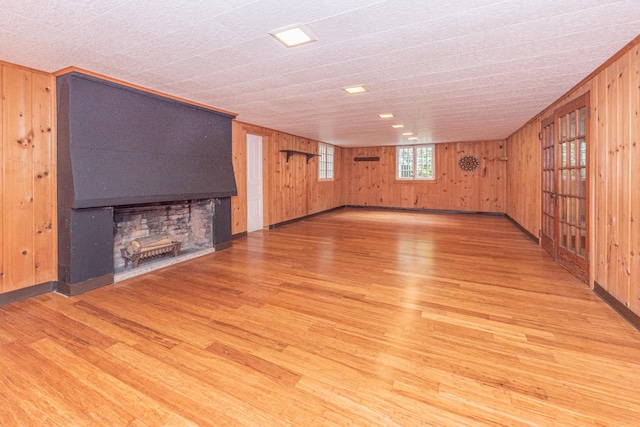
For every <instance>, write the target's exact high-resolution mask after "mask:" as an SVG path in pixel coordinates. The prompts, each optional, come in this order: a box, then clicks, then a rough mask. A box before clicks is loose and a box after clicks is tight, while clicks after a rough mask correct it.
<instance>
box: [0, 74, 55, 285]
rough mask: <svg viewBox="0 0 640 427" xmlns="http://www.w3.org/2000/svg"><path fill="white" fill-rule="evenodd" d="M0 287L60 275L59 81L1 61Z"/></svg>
mask: <svg viewBox="0 0 640 427" xmlns="http://www.w3.org/2000/svg"><path fill="white" fill-rule="evenodd" d="M0 70H1V76H0V79H1V86H0V87H1V92H2V93H1V96H2V107H1V111H0V114H1V116H2V124H1V125H0V126H1V134H2V144H1V145H0V147H1V149H0V161H1V164H2V173H1V174H0V177H1V178H0V179H1V181H0V200H1V202H2V209H1V210H0V266H1V268H2V270H1V271H0V292H8V291H13V290H16V289H21V288H25V287H29V286H33V285H37V284H42V283H46V282H51V281H55V280H57V276H58V274H57V263H58V261H57V252H58V251H57V234H56V232H57V224H56V221H57V218H56V164H55V132H54V126H55V125H54V124H55V112H54V108H55V81H54V79H53V77H52V76H51V75H50V74H46V73H40V72H36V71H33V70H29V69H25V68H22V67H17V66H13V65H11V64H5V63H0Z"/></svg>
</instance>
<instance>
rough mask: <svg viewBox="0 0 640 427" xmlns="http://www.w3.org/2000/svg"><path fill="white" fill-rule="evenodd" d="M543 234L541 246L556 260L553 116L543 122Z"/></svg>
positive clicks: (556, 192)
mask: <svg viewBox="0 0 640 427" xmlns="http://www.w3.org/2000/svg"><path fill="white" fill-rule="evenodd" d="M541 140H542V142H541V143H542V147H541V148H542V218H541V219H542V234H541V236H540V237H541V239H540V244H541V245H542V247H543V248H544V250H546V251H547V252H548V253H549V255H551V256H552V257H553V258H554V259H555V258H556V239H555V235H556V233H555V221H556V219H555V217H556V208H557V202H558V191H557V190H556V180H555V174H556V162H555V132H554V119H553V116H551V117H549V118H548V119H546V120H543V121H542V134H541Z"/></svg>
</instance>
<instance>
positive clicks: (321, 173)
mask: <svg viewBox="0 0 640 427" xmlns="http://www.w3.org/2000/svg"><path fill="white" fill-rule="evenodd" d="M318 154H319V155H320V160H319V161H318V179H319V180H321V181H322V180H332V179H333V145H329V144H323V143H322V142H319V143H318Z"/></svg>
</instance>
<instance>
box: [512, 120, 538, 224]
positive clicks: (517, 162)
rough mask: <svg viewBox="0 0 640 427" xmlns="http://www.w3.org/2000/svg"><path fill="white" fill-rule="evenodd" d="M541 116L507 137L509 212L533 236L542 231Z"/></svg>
mask: <svg viewBox="0 0 640 427" xmlns="http://www.w3.org/2000/svg"><path fill="white" fill-rule="evenodd" d="M540 130H541V127H540V119H537V120H534V121H531V122H529V123H527V124H526V125H525V126H524V127H523V128H522V129H520V131H519V132H517V133H515V134H513V135H511V136H510V137H509V138H507V143H506V148H507V156H508V158H509V160H508V161H507V176H506V181H507V183H506V184H507V201H506V213H507V215H509V216H510V217H511V218H513V219H514V220H515V221H517V222H518V223H519V224H520V225H521V226H522V227H523V228H524V229H525V230H527V231H529V232H530V233H531V234H532V235H534V236H538V235H539V231H540V224H541V223H540V221H541V219H540V215H541V212H540V209H541V207H540V205H541V192H542V188H541V180H540V173H541V163H540V162H541V152H540V140H539V139H538V133H539V132H540Z"/></svg>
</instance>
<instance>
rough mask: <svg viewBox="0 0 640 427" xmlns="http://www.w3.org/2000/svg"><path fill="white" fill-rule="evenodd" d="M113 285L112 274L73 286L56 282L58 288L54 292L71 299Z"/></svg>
mask: <svg viewBox="0 0 640 427" xmlns="http://www.w3.org/2000/svg"><path fill="white" fill-rule="evenodd" d="M113 283H114V273H109V274H105V275H104V276H100V277H94V278H93V279H89V280H85V281H84V282H79V283H74V284H69V283H65V282H58V288H57V289H56V292H58V293H59V294H62V295H65V296H68V297H72V296H74V295H80V294H83V293H85V292H89V291H92V290H94V289H98V288H101V287H103V286H107V285H112V284H113Z"/></svg>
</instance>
